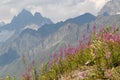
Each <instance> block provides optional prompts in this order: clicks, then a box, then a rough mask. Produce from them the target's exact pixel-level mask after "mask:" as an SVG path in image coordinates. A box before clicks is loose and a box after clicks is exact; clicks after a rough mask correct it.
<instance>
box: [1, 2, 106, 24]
mask: <svg viewBox="0 0 120 80" xmlns="http://www.w3.org/2000/svg"><path fill="white" fill-rule="evenodd" d="M107 1H108V0H0V21H4V22H7V23H8V22H10V21H11V19H12V18H13V16H15V15H17V14H18V13H19V12H20V11H21V10H22V9H23V8H25V9H27V10H29V11H31V12H32V13H33V14H34V13H35V12H36V11H37V12H40V13H41V14H42V15H43V16H45V17H48V18H50V19H51V20H52V21H53V22H58V21H61V20H63V21H64V20H65V19H68V18H72V17H75V16H79V15H81V14H83V13H85V12H90V13H92V14H94V15H97V12H98V11H99V10H100V9H101V8H102V7H103V5H104V4H105V3H106V2H107Z"/></svg>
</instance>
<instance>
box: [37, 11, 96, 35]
mask: <svg viewBox="0 0 120 80" xmlns="http://www.w3.org/2000/svg"><path fill="white" fill-rule="evenodd" d="M95 19H96V17H95V16H94V15H92V14H90V13H86V14H83V15H80V16H78V17H75V18H71V19H68V20H66V21H64V22H58V23H56V24H46V25H44V26H42V27H41V28H39V29H38V32H39V33H40V35H41V36H43V37H45V36H48V35H49V34H51V33H54V32H56V31H57V30H58V29H59V28H60V27H62V26H63V25H65V24H68V23H74V24H77V25H80V26H82V25H83V24H86V23H90V22H92V21H94V20H95Z"/></svg>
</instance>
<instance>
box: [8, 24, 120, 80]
mask: <svg viewBox="0 0 120 80" xmlns="http://www.w3.org/2000/svg"><path fill="white" fill-rule="evenodd" d="M90 34H91V35H90V36H88V35H87V36H86V35H83V38H82V40H80V41H79V44H78V46H76V47H73V46H72V45H70V44H69V45H68V46H67V47H66V48H60V53H57V52H55V53H54V54H53V55H51V56H50V59H49V61H48V62H47V63H44V58H43V59H42V63H40V64H35V62H34V61H33V62H32V63H30V64H29V65H27V64H26V61H25V57H24V56H23V63H24V67H25V69H26V71H25V73H24V74H21V79H20V80H97V79H99V80H120V34H119V30H118V28H116V27H108V28H106V29H104V28H101V29H99V31H96V26H94V27H93V30H92V31H91V32H90ZM39 66H42V68H40V67H39ZM6 80H15V77H10V76H7V77H6Z"/></svg>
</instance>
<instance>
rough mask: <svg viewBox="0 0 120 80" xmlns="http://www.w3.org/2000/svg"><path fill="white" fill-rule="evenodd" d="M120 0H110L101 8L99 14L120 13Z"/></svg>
mask: <svg viewBox="0 0 120 80" xmlns="http://www.w3.org/2000/svg"><path fill="white" fill-rule="evenodd" d="M119 6H120V0H110V1H108V2H107V3H106V4H105V6H104V7H103V8H102V9H101V11H100V12H99V13H98V15H103V16H106V15H116V14H120V7H119Z"/></svg>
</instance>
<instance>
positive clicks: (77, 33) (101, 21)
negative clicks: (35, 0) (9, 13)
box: [0, 0, 120, 76]
mask: <svg viewBox="0 0 120 80" xmlns="http://www.w3.org/2000/svg"><path fill="white" fill-rule="evenodd" d="M118 1H119V0H118ZM118 1H117V0H112V2H113V3H114V4H111V5H110V3H112V2H111V1H109V2H108V3H106V4H105V6H104V7H103V8H102V9H101V11H100V12H99V13H98V16H94V15H92V14H90V13H85V14H82V15H80V16H77V17H75V18H70V19H67V20H65V21H61V22H58V23H53V22H52V21H51V20H50V19H49V18H46V17H42V15H41V14H40V13H38V12H36V13H35V14H34V15H32V13H30V12H29V11H27V10H25V9H23V10H22V11H21V12H20V13H19V14H18V15H17V16H15V17H14V18H13V19H12V21H11V23H9V24H5V25H3V26H1V27H0V43H1V44H0V76H5V74H8V73H9V74H10V75H15V76H18V75H20V73H21V72H22V71H23V72H24V68H23V64H22V61H21V60H22V56H23V55H25V56H26V57H27V62H28V63H30V62H31V61H32V60H35V61H36V63H39V62H41V59H42V57H43V56H44V57H45V60H48V59H49V58H48V57H49V56H50V55H51V54H52V53H54V52H55V51H59V48H60V47H65V46H66V45H68V44H72V45H77V44H78V41H79V40H80V39H81V38H82V36H83V34H85V35H88V34H89V31H91V29H92V26H93V25H94V24H95V25H96V26H97V28H100V27H101V26H102V27H105V26H108V25H112V26H114V25H116V26H118V25H120V23H119V21H120V15H119V14H116V13H115V12H114V10H112V8H113V7H110V6H112V5H117V4H118V3H119V2H118ZM119 4H120V3H119ZM115 9H116V8H115ZM117 12H119V10H118V11H117ZM113 13H114V14H113ZM18 68H19V71H18ZM15 73H16V74H15Z"/></svg>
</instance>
